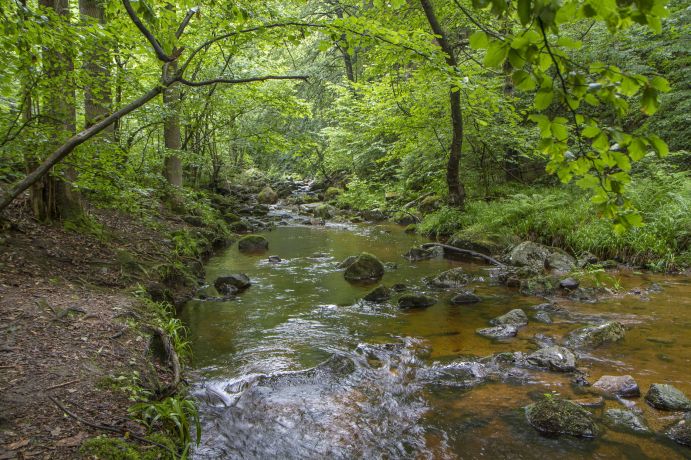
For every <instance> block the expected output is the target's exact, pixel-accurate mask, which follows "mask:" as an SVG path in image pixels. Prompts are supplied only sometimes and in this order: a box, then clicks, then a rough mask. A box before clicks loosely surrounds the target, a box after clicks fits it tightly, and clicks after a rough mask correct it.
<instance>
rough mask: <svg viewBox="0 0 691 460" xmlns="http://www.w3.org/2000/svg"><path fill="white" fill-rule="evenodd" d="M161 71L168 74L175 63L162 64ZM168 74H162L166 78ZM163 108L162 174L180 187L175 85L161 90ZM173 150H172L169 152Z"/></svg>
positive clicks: (177, 111)
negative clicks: (163, 155) (165, 152)
mask: <svg viewBox="0 0 691 460" xmlns="http://www.w3.org/2000/svg"><path fill="white" fill-rule="evenodd" d="M163 69H164V70H163V71H164V72H168V75H171V74H174V73H175V72H176V71H177V63H176V62H171V63H170V64H168V65H164V66H163ZM168 75H164V76H163V78H164V79H166V78H167V76H168ZM163 110H164V113H165V119H164V121H163V141H164V144H165V147H166V149H168V150H169V152H167V154H166V158H165V160H164V165H163V175H164V176H165V178H166V180H167V181H168V183H169V184H170V185H172V186H174V187H182V159H181V158H180V149H181V148H182V140H181V139H182V138H181V136H180V112H179V110H180V89H179V87H178V86H177V85H173V86H169V87H167V88H166V89H164V90H163ZM170 150H173V152H170Z"/></svg>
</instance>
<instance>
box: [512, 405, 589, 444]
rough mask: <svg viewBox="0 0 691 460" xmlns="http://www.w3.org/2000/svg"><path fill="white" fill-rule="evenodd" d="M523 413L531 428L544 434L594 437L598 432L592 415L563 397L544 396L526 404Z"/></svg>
mask: <svg viewBox="0 0 691 460" xmlns="http://www.w3.org/2000/svg"><path fill="white" fill-rule="evenodd" d="M525 415H526V418H527V419H528V423H530V425H531V426H532V427H533V428H535V429H536V430H538V431H540V432H542V433H546V434H551V435H559V434H568V435H571V436H579V437H585V438H594V437H595V436H597V435H598V433H599V429H598V427H597V424H596V423H595V421H594V420H593V415H592V414H591V413H590V412H588V411H587V410H586V409H584V408H582V407H581V406H579V405H578V404H574V403H572V402H571V401H567V400H565V399H558V398H554V397H547V398H544V399H542V400H541V401H539V402H537V403H535V404H531V405H529V406H527V407H526V408H525Z"/></svg>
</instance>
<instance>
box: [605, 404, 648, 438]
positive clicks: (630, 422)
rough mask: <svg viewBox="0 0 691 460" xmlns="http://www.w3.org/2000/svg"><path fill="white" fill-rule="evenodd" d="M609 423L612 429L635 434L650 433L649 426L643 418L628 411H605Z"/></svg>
mask: <svg viewBox="0 0 691 460" xmlns="http://www.w3.org/2000/svg"><path fill="white" fill-rule="evenodd" d="M605 417H606V419H607V423H608V424H609V425H610V426H612V428H615V429H620V430H624V431H633V432H635V433H649V432H650V429H648V425H647V424H646V423H645V420H643V418H642V417H640V416H638V415H637V414H634V413H633V412H632V411H630V410H628V409H607V410H606V411H605Z"/></svg>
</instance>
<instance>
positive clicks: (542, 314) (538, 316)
mask: <svg viewBox="0 0 691 460" xmlns="http://www.w3.org/2000/svg"><path fill="white" fill-rule="evenodd" d="M534 318H535V321H538V322H540V323H544V324H552V322H553V321H552V317H551V316H549V313H547V312H546V311H539V312H537V313H535V316H534Z"/></svg>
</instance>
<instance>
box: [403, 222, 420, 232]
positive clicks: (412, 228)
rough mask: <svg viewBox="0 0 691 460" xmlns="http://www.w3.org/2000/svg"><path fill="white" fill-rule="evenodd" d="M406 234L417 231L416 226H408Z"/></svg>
mask: <svg viewBox="0 0 691 460" xmlns="http://www.w3.org/2000/svg"><path fill="white" fill-rule="evenodd" d="M404 231H405V232H406V233H415V232H416V231H417V225H416V224H409V225H408V226H407V227H406V228H405V230H404Z"/></svg>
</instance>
